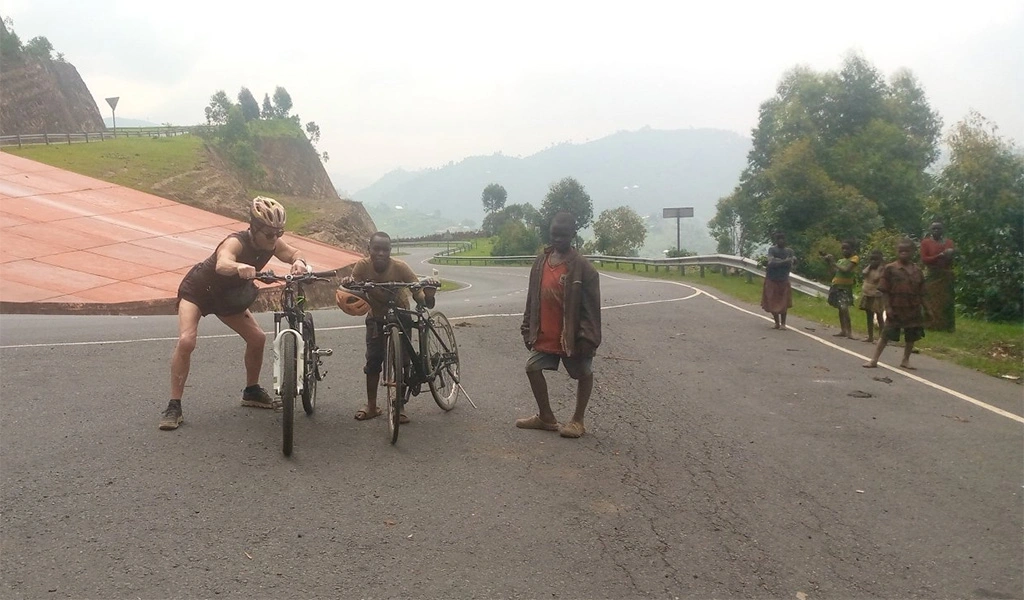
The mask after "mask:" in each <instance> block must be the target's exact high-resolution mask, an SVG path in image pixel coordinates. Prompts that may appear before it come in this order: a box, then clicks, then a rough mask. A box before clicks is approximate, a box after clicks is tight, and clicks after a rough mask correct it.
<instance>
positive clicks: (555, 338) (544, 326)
mask: <svg viewBox="0 0 1024 600" xmlns="http://www.w3.org/2000/svg"><path fill="white" fill-rule="evenodd" d="M548 260H550V256H549V257H548ZM568 272H569V267H568V265H566V264H565V263H564V262H562V263H559V264H557V265H554V266H552V265H551V264H550V263H549V262H548V261H544V268H543V270H542V272H541V277H540V331H538V332H537V341H536V342H535V343H534V344H533V349H534V350H537V351H538V352H547V353H548V354H559V355H561V356H565V350H563V349H562V316H563V315H564V304H565V279H566V275H567V274H568Z"/></svg>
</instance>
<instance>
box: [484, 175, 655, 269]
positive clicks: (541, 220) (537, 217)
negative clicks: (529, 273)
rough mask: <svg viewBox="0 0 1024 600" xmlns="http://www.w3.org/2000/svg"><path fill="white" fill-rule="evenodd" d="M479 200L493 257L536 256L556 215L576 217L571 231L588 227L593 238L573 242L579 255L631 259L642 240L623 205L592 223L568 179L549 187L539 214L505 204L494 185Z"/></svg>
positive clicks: (642, 231) (588, 203)
mask: <svg viewBox="0 0 1024 600" xmlns="http://www.w3.org/2000/svg"><path fill="white" fill-rule="evenodd" d="M480 200H481V202H482V203H483V206H484V212H485V213H487V216H486V217H484V222H483V226H482V229H483V232H484V234H485V235H488V236H492V237H495V238H496V239H495V242H494V246H493V249H492V251H491V254H492V255H493V256H521V255H526V254H534V253H536V252H537V250H538V249H539V248H540V247H541V245H542V244H544V243H547V242H548V235H549V232H548V227H549V225H550V223H551V219H552V217H554V216H555V214H556V213H558V212H561V211H567V212H570V213H572V214H573V216H575V217H576V229H577V231H582V230H584V229H586V228H588V227H590V226H593V231H594V238H593V239H591V240H587V241H583V240H582V239H581V238H580V237H579V236H578V235H577V238H576V246H577V247H579V248H580V249H581V251H582V252H583V253H585V254H604V255H607V256H636V255H637V254H638V252H639V250H640V248H642V247H643V245H644V241H645V240H646V239H647V226H646V225H645V224H644V221H643V219H642V218H641V217H640V215H639V214H637V212H636V211H635V210H633V209H632V208H630V207H628V206H620V207H618V208H613V209H609V210H605V211H602V212H601V214H600V215H598V217H597V220H594V203H593V201H592V200H591V198H590V194H588V193H587V191H586V189H585V188H584V187H583V186H582V185H580V183H579V182H578V181H576V180H575V179H573V178H572V177H566V178H564V179H562V180H561V181H558V182H556V183H553V184H552V185H551V187H550V189H549V190H548V193H547V195H545V197H544V200H543V201H542V202H541V205H540V209H539V210H538V209H536V208H534V206H533V205H532V204H530V203H523V204H509V205H506V202H507V201H508V192H507V191H506V190H505V188H504V187H503V186H502V185H500V184H497V183H492V184H489V185H488V186H487V187H485V188H484V191H483V193H482V194H481V197H480Z"/></svg>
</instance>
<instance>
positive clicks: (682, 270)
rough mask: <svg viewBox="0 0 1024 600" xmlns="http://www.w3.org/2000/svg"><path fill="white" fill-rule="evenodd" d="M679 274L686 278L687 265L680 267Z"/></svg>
mask: <svg viewBox="0 0 1024 600" xmlns="http://www.w3.org/2000/svg"><path fill="white" fill-rule="evenodd" d="M679 274H680V275H682V276H683V277H686V265H679Z"/></svg>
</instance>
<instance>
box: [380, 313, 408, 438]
mask: <svg viewBox="0 0 1024 600" xmlns="http://www.w3.org/2000/svg"><path fill="white" fill-rule="evenodd" d="M387 340H388V341H387V348H386V349H385V355H384V373H383V377H384V388H385V392H386V405H387V411H386V412H387V419H388V435H389V436H390V437H391V443H392V444H394V443H395V442H397V441H398V425H399V418H400V415H401V414H402V404H403V402H404V401H405V377H403V375H404V372H403V371H404V369H403V367H404V363H405V358H404V357H403V356H402V329H401V328H400V327H398V326H397V325H390V326H389V327H388V331H387Z"/></svg>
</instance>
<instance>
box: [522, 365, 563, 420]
mask: <svg viewBox="0 0 1024 600" xmlns="http://www.w3.org/2000/svg"><path fill="white" fill-rule="evenodd" d="M526 377H527V378H528V379H529V380H530V389H531V390H532V391H533V399H534V400H536V401H537V415H538V416H539V417H540V420H541V421H544V422H545V423H556V422H557V421H558V419H557V418H555V413H554V412H552V411H551V401H550V399H549V398H548V381H547V379H545V378H544V371H539V370H538V371H527V372H526Z"/></svg>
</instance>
